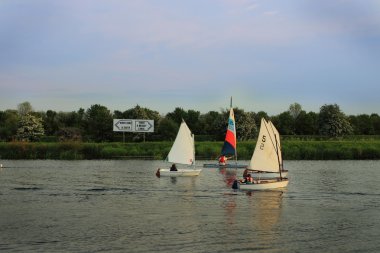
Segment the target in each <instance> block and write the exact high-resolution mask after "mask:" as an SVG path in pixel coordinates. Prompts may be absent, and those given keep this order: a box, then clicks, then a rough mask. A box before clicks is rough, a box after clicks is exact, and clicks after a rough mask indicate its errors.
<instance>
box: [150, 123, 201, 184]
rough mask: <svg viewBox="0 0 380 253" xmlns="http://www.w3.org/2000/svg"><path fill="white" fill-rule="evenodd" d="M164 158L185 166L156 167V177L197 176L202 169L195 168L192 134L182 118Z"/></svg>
mask: <svg viewBox="0 0 380 253" xmlns="http://www.w3.org/2000/svg"><path fill="white" fill-rule="evenodd" d="M166 160H167V161H168V162H170V163H172V164H179V165H185V166H186V168H178V169H177V170H176V171H171V170H170V169H157V172H156V175H157V176H158V177H186V176H198V175H199V174H200V173H201V171H202V169H196V168H195V146H194V135H193V134H192V133H191V131H190V129H189V127H188V126H187V124H186V122H185V121H184V120H182V123H181V126H180V127H179V130H178V133H177V137H176V138H175V140H174V143H173V146H172V148H171V149H170V152H169V154H168V156H167V158H166Z"/></svg>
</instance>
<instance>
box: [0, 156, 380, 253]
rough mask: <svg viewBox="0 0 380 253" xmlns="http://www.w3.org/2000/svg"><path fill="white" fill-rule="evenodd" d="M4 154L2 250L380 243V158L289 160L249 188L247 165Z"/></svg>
mask: <svg viewBox="0 0 380 253" xmlns="http://www.w3.org/2000/svg"><path fill="white" fill-rule="evenodd" d="M207 162H210V161H198V164H199V165H200V166H201V165H202V164H203V163H207ZM1 163H2V164H3V166H4V167H3V168H1V169H0V251H1V252H176V253H177V252H191V253H194V252H380V240H379V238H380V186H379V184H380V161H285V168H286V169H288V170H289V178H290V182H289V185H288V187H287V188H286V189H282V190H275V191H263V192H248V193H247V192H241V191H234V190H232V189H231V187H230V185H231V182H232V180H233V178H234V175H235V173H237V174H238V175H239V176H240V175H241V174H242V172H243V170H240V169H239V170H237V171H235V170H234V169H229V170H219V169H206V168H204V169H203V170H202V172H201V174H200V176H198V177H193V178H157V177H156V176H155V171H156V169H157V168H159V167H161V168H162V167H168V165H167V164H165V163H164V162H163V161H135V160H101V161H54V160H46V161H45V160H21V161H19V160H5V161H4V160H2V161H1ZM246 163H248V162H246Z"/></svg>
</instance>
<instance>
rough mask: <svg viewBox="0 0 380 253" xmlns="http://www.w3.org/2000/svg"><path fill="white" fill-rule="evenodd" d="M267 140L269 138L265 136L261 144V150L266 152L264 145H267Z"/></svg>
mask: <svg viewBox="0 0 380 253" xmlns="http://www.w3.org/2000/svg"><path fill="white" fill-rule="evenodd" d="M266 139H267V137H266V136H265V135H263V138H261V144H260V149H261V150H264V144H265V141H266Z"/></svg>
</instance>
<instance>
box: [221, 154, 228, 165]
mask: <svg viewBox="0 0 380 253" xmlns="http://www.w3.org/2000/svg"><path fill="white" fill-rule="evenodd" d="M226 162H227V157H226V156H225V155H221V156H219V165H226Z"/></svg>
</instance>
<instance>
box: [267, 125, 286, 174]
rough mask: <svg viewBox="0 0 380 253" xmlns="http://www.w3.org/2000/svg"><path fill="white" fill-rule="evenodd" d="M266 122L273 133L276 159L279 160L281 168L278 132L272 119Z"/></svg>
mask: <svg viewBox="0 0 380 253" xmlns="http://www.w3.org/2000/svg"><path fill="white" fill-rule="evenodd" d="M268 124H269V126H270V129H271V130H272V133H273V134H274V141H275V149H276V152H277V154H278V159H279V161H280V168H281V169H283V168H282V167H283V162H282V152H281V142H280V133H279V132H278V130H277V128H276V127H275V126H274V125H273V123H272V121H270V120H269V121H268Z"/></svg>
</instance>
